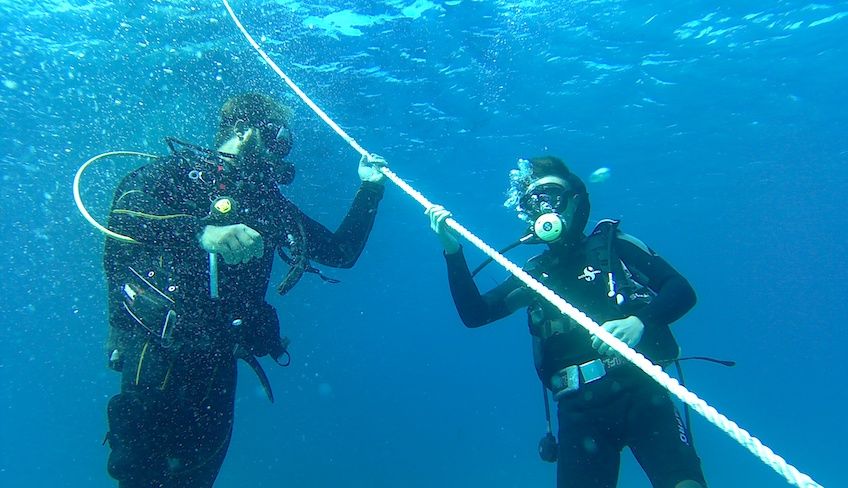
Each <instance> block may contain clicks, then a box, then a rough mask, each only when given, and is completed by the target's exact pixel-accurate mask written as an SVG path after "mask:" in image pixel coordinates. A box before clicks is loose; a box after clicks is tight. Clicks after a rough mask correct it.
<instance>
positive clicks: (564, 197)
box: [518, 176, 574, 243]
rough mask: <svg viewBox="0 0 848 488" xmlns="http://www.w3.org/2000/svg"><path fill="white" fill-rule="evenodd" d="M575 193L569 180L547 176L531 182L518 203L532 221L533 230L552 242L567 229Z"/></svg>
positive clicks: (541, 237)
mask: <svg viewBox="0 0 848 488" xmlns="http://www.w3.org/2000/svg"><path fill="white" fill-rule="evenodd" d="M573 196H574V194H573V193H572V192H571V190H570V189H569V186H568V182H566V181H565V180H564V179H562V178H559V177H557V176H546V177H543V178H540V179H539V180H538V181H536V182H535V183H533V184H531V185H530V187H529V188H528V189H527V191H526V192H525V194H524V196H522V197H521V199H520V200H519V203H518V209H519V211H521V212H523V213H525V214H526V215H527V216H528V217H529V219H530V221H531V222H532V232H533V234H535V235H536V237H538V238H539V239H540V240H541V241H542V242H545V243H552V242H556V241H557V240H559V238H560V237H561V236H562V235H563V234H564V233H565V232H566V231H567V223H568V220H567V218H564V217H563V216H564V215H567V209H568V206H569V202H570V200H571V199H572V198H573Z"/></svg>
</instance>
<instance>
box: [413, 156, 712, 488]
mask: <svg viewBox="0 0 848 488" xmlns="http://www.w3.org/2000/svg"><path fill="white" fill-rule="evenodd" d="M510 179H511V190H510V193H509V199H508V200H507V202H505V204H504V205H505V206H507V207H511V208H514V209H515V210H516V211H517V212H518V214H519V217H520V218H522V219H523V220H525V221H526V222H528V223H529V224H530V231H529V233H528V234H527V235H526V236H525V237H523V238H522V239H521V240H519V242H521V243H540V244H545V245H546V247H547V249H546V250H545V251H544V252H542V253H541V254H539V255H537V256H535V257H533V258H532V259H530V260H529V261H528V263H527V264H526V265H525V267H524V269H525V270H526V271H527V272H528V273H529V274H530V275H532V276H533V277H534V278H536V279H537V280H539V281H540V282H541V283H543V284H544V285H545V286H547V287H548V288H550V289H551V290H553V291H554V292H556V293H557V294H558V295H559V296H561V297H563V298H565V299H566V300H567V301H568V302H569V303H571V304H572V305H574V306H575V307H577V308H578V309H580V310H582V311H583V312H584V313H586V314H587V315H588V316H589V317H591V318H592V319H593V320H595V321H596V322H597V323H598V324H601V325H602V327H603V328H604V329H606V330H607V331H608V332H610V333H611V334H612V335H613V336H615V337H616V338H618V339H620V340H621V341H623V342H624V343H625V344H627V345H628V346H630V347H632V348H635V349H636V350H637V351H639V352H641V353H642V354H644V355H646V356H647V357H648V358H649V359H651V360H652V361H653V362H654V363H659V364H667V363H668V362H671V361H673V360H674V359H676V358H677V356H678V354H679V347H678V346H677V343H676V341H675V339H674V337H673V336H672V334H671V332H670V330H669V324H671V323H672V322H674V321H675V320H677V319H679V318H680V317H682V316H683V315H684V314H686V312H688V311H689V310H690V309H691V308H692V307H693V306H694V305H695V292H694V290H693V289H692V287H691V286H690V285H689V283H688V282H687V280H686V279H685V278H684V277H683V276H682V275H680V273H678V272H677V271H676V270H675V269H674V268H672V267H671V265H669V264H668V263H667V262H666V261H665V260H664V259H662V258H661V257H660V256H658V255H657V254H656V253H655V252H654V251H653V250H651V249H650V248H649V247H648V246H646V245H645V244H644V243H643V242H642V241H640V240H638V239H636V238H634V237H632V236H630V235H628V234H625V233H623V232H622V231H621V230H619V228H618V226H619V222H617V221H614V220H602V221H600V222H599V223H598V224H597V226H596V227H595V228H594V230H592V232H591V233H589V234H588V235H584V228H585V226H586V224H587V222H588V219H589V195H588V193H587V191H586V186H585V185H584V184H583V182H582V181H581V180H580V179H579V178H578V177H577V176H576V175H574V174H573V173H571V172H570V171H569V169H568V167H567V166H566V165H565V164H564V163H563V162H562V161H561V160H560V159H558V158H556V157H552V156H544V157H539V158H533V159H530V160H525V159H522V160H519V168H518V169H516V170H513V171H511V173H510ZM426 213H427V215H428V216H429V218H430V225H431V228H432V229H433V231H434V232H435V233H436V234H437V236H438V238H439V240H440V242H441V244H442V246H443V247H444V255H445V260H446V261H447V271H448V281H449V284H450V290H451V294H452V296H453V300H454V303H455V305H456V308H457V311H458V312H459V316H460V318H461V320H462V322H463V323H464V324H465V326H466V327H470V328H474V327H480V326H483V325H486V324H489V323H492V322H495V321H497V320H500V319H502V318H504V317H507V316H508V315H510V314H512V313H513V312H515V311H517V310H518V309H521V308H526V310H527V317H528V326H529V329H530V335H531V337H532V342H533V356H534V363H535V367H536V371H537V373H538V375H539V378H540V379H541V381H542V384H543V385H544V387H545V388H547V389H548V390H550V391H551V392H552V394H553V397H554V399H555V400H556V402H557V406H558V424H559V432H558V434H559V435H558V437H559V444H558V446H557V439H556V438H554V437H553V435H552V434H551V429H550V424H549V428H548V429H549V430H548V436H547V437H546V438H543V439H542V442H540V444H539V451H540V455H541V456H542V458H543V459H545V460H546V461H550V462H557V487H558V488H614V487H615V486H616V484H617V482H618V476H619V464H620V456H621V451H622V449H623V448H624V447H625V446H629V447H630V449H631V450H632V452H633V454H634V456H635V457H636V460H637V461H638V462H639V464H640V465H641V466H642V468H643V470H644V471H645V473H646V474H647V476H648V478H649V479H650V481H651V483H652V485H653V486H654V487H655V488H702V487H706V482H705V481H704V475H703V472H702V470H701V462H700V459H699V458H698V456H697V454H696V452H695V449H694V447H693V445H692V443H691V441H690V439H691V436H690V434H689V431H688V428H687V427H686V426H685V425H684V424H683V421H682V420H681V418H680V415H679V414H678V412H677V409H676V408H675V406H674V404H673V402H672V400H671V398H670V397H669V394H668V392H667V391H666V390H664V389H663V388H662V387H660V386H659V385H658V384H656V383H655V382H654V381H653V380H652V379H651V378H650V377H648V376H647V375H646V374H645V373H644V372H642V371H641V370H640V369H638V368H637V367H636V366H634V365H633V364H631V363H629V362H628V361H627V360H625V359H623V358H622V357H620V356H618V355H617V354H616V353H615V351H614V350H613V349H612V348H611V347H609V346H608V345H607V344H606V343H604V342H603V341H601V340H600V339H598V338H597V337H594V336H593V335H591V334H590V333H589V332H588V331H587V330H586V329H584V328H583V327H581V326H580V325H578V324H577V323H574V322H573V321H572V320H571V319H570V318H569V317H567V316H565V315H563V314H562V313H560V311H559V310H558V309H557V308H556V307H554V306H553V305H552V304H550V303H549V302H548V301H546V300H544V299H543V298H542V297H541V296H539V295H538V294H536V293H535V292H534V291H532V290H530V289H529V288H527V287H526V286H525V285H524V284H523V282H521V281H520V280H519V279H518V278H516V277H514V276H512V277H510V278H508V279H507V280H506V281H504V282H503V283H501V284H500V285H498V286H496V287H495V288H493V289H492V290H491V291H488V292H486V293H484V294H481V293H480V291H479V290H478V288H477V286H476V284H475V283H474V279H473V274H472V272H470V271H469V269H468V265H467V264H466V260H465V257H464V256H463V252H462V246H461V245H460V243H459V241H458V240H457V237H456V235H455V233H454V232H453V230H451V229H450V228H449V227H448V226H447V225H446V224H445V219H447V218H448V217H450V215H451V214H450V212H448V211H447V210H445V209H444V208H443V207H441V206H438V205H434V206H432V207H430V208H429V209H427V211H426ZM511 247H514V245H513V246H511ZM478 270H479V268H478ZM547 396H548V394H547V392H545V406H546V410H547Z"/></svg>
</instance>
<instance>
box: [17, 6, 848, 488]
mask: <svg viewBox="0 0 848 488" xmlns="http://www.w3.org/2000/svg"><path fill="white" fill-rule="evenodd" d="M233 8H234V9H235V10H236V12H237V13H238V15H239V16H240V18H241V20H242V21H243V22H244V23H245V25H246V27H247V28H248V30H250V31H251V33H252V34H253V35H254V37H256V38H257V40H259V41H260V42H261V43H262V45H263V46H264V47H265V49H266V50H268V52H269V54H270V55H271V56H272V57H273V58H274V59H275V60H276V62H277V63H278V64H279V65H280V66H281V67H282V68H283V69H284V70H286V71H287V73H288V74H289V75H290V76H291V77H292V78H293V79H294V81H295V82H296V83H298V84H300V86H301V87H302V88H303V89H304V90H305V91H306V92H307V93H308V94H309V95H310V96H311V97H312V98H313V99H314V100H315V101H316V102H317V103H318V104H319V105H320V106H321V107H322V108H323V109H324V110H326V111H327V112H328V114H329V115H330V116H331V117H333V118H334V119H335V120H336V121H337V122H338V123H339V124H340V125H342V126H343V127H344V128H345V129H346V130H347V131H348V133H349V134H350V135H351V136H353V137H354V138H355V139H356V140H357V141H358V142H359V143H361V144H362V145H363V146H364V147H366V148H367V149H368V150H370V151H373V152H376V153H379V154H382V155H384V156H385V157H386V158H387V159H388V160H389V161H390V164H391V166H392V169H394V170H395V171H396V172H397V173H398V174H399V175H400V176H401V177H403V178H405V179H407V180H408V181H409V182H410V183H411V184H412V185H413V186H414V187H416V188H418V189H419V190H421V191H422V192H423V193H424V194H425V195H426V196H427V197H428V198H430V199H431V200H433V201H434V202H438V203H441V204H443V205H445V206H446V207H447V208H449V209H450V210H452V211H453V212H454V214H455V216H456V218H457V220H459V221H460V222H461V223H463V224H464V225H466V226H467V227H468V228H469V229H471V230H472V231H474V232H476V233H477V234H478V235H480V236H481V237H482V238H483V239H484V240H486V241H487V242H489V243H490V244H492V245H494V246H495V247H500V246H502V245H505V244H507V243H509V242H512V241H513V240H515V239H516V238H517V237H519V236H520V235H522V232H523V231H524V226H523V224H522V223H521V221H519V220H518V219H517V218H516V217H515V215H514V214H513V213H511V212H510V211H509V210H507V209H505V208H503V206H502V203H503V201H504V199H505V190H506V189H507V186H508V179H507V176H508V172H509V170H510V169H512V168H514V167H515V162H516V160H517V159H518V158H520V157H530V156H534V155H543V154H553V155H557V156H560V157H562V158H563V159H564V160H565V161H566V162H567V163H568V164H569V166H570V167H571V168H572V169H573V170H574V171H575V172H576V173H577V174H578V175H580V176H581V177H583V178H584V180H588V177H589V175H590V174H591V173H592V172H593V171H595V170H596V169H598V168H601V167H608V168H610V173H609V175H610V178H609V179H607V180H606V181H603V182H600V183H591V184H589V191H590V194H591V198H592V205H593V213H592V220H591V221H590V225H592V223H593V222H595V221H597V220H598V219H600V218H604V217H611V218H619V219H622V228H623V229H624V230H625V231H627V232H629V233H632V234H634V235H636V236H637V237H640V238H641V239H643V240H644V241H645V242H647V243H648V244H649V245H650V246H652V247H653V248H654V249H656V250H657V251H658V252H659V253H660V254H661V255H663V256H664V257H665V258H667V259H668V260H669V261H670V262H671V263H672V264H673V265H674V266H675V267H676V268H677V269H678V270H680V271H681V272H682V273H683V274H684V275H685V276H686V277H687V278H688V279H689V280H690V281H691V283H692V284H693V286H694V287H695V289H696V291H697V293H698V297H699V303H698V305H697V306H696V308H695V309H694V310H693V311H692V312H690V313H689V314H688V315H687V316H686V317H684V318H683V319H682V320H680V321H679V322H678V323H676V324H675V326H674V329H673V330H675V332H676V335H677V338H678V340H679V342H680V343H681V345H682V347H683V353H684V355H709V356H714V357H718V358H722V359H731V360H735V361H737V362H738V365H737V366H736V367H734V368H724V367H721V366H717V365H712V364H709V363H703V362H687V363H685V366H684V367H685V370H686V380H687V385H688V387H689V388H690V389H692V390H693V391H694V392H696V393H697V394H698V395H700V396H701V397H702V398H704V399H705V400H706V401H707V402H708V403H710V404H712V405H714V406H715V407H716V408H717V409H718V410H719V411H720V412H722V413H724V414H725V415H727V416H728V417H730V418H731V419H733V420H735V421H736V422H738V423H739V424H740V425H741V426H742V427H743V428H746V429H748V430H749V431H750V432H751V433H752V434H753V435H755V436H757V437H759V438H760V439H761V440H762V441H763V442H764V443H765V444H766V445H768V446H769V447H771V448H772V449H774V450H775V451H776V452H777V453H778V454H780V455H782V456H784V457H785V458H786V459H787V460H788V461H789V462H790V463H792V464H794V465H795V466H797V467H798V468H799V469H800V470H801V471H802V472H805V473H807V474H809V475H811V476H812V477H813V478H814V479H815V480H816V481H818V482H819V483H821V484H822V485H824V486H827V487H840V486H848V475H846V473H845V467H844V465H843V464H842V462H843V461H842V459H841V458H842V456H843V452H842V446H843V443H844V440H845V439H846V437H848V427H846V423H845V422H844V409H845V404H846V400H848V392H846V388H845V385H846V376H847V375H848V367H846V360H845V354H844V346H845V344H846V343H848V340H847V339H848V331H847V330H848V329H846V319H848V305H846V301H845V294H846V276H848V265H846V262H845V261H846V258H847V257H848V256H846V244H845V242H846V230H845V222H846V218H845V215H844V214H845V209H846V205H845V193H846V190H848V177H846V176H847V175H848V168H846V160H848V137H846V130H848V111H847V110H846V107H847V106H848V88H846V87H848V2H846V1H835V2H819V3H810V2H806V1H793V0H783V1H775V0H771V1H745V2H710V1H705V0H697V1H696V0H690V1H634V0H620V1H619V0H595V1H591V0H586V1H560V0H553V1H530V0H528V1H513V2H508V1H502V0H497V1H472V0H453V1H429V0H415V1H414V2H413V0H404V1H401V0H386V1H370V0H368V1H366V0H356V1H339V0H330V1H323V2H321V3H317V2H301V1H288V0H278V1H250V2H248V1H244V0H234V1H233ZM0 81H1V82H2V86H0V141H2V147H0V180H1V181H2V184H1V185H0V202H2V208H0V249H2V252H0V271H2V273H0V276H2V287H0V312H2V322H0V323H2V325H0V334H2V336H0V409H2V410H0V486H4V487H19V486H86V487H107V486H114V485H113V483H112V482H111V480H110V479H109V478H108V476H107V474H106V470H105V461H106V456H107V454H108V449H107V448H106V447H104V446H102V445H101V444H102V441H103V438H104V434H105V431H106V418H105V408H106V403H107V401H108V399H109V397H110V396H111V395H113V394H115V393H116V392H117V391H118V387H119V377H118V375H117V374H115V373H113V372H111V371H110V370H109V369H108V368H107V367H106V362H107V356H106V353H105V351H104V348H103V343H104V339H105V337H106V330H107V322H106V304H105V287H104V276H103V271H102V268H101V252H102V247H103V239H104V238H103V236H102V235H101V234H100V233H98V232H97V231H96V230H94V229H93V228H91V227H90V226H89V225H88V224H87V223H86V222H85V221H84V220H83V219H82V218H81V216H80V215H79V213H78V211H77V209H76V207H75V205H74V202H73V198H72V193H71V182H72V179H73V176H74V172H75V171H76V169H77V168H78V167H79V166H80V164H81V163H82V162H83V161H85V160H86V159H88V158H90V157H92V156H94V155H96V154H98V153H101V152H104V151H108V150H118V149H125V150H140V151H149V152H154V153H158V154H163V153H165V152H166V151H167V148H166V146H165V144H164V143H163V138H164V137H165V136H169V135H172V136H176V137H179V138H181V139H184V140H188V141H192V142H195V143H198V144H201V145H210V144H211V140H212V136H213V131H214V127H215V124H216V123H217V110H218V108H219V107H220V105H221V103H222V102H223V100H224V99H225V98H227V97H228V96H231V95H233V94H235V93H240V92H244V91H250V90H259V91H263V92H266V93H269V94H272V95H274V96H275V97H278V98H280V99H282V100H284V101H285V102H286V103H288V104H290V105H291V106H292V107H293V109H294V111H295V124H294V128H295V149H294V151H293V153H292V155H291V156H290V159H291V160H292V161H294V162H295V163H296V164H297V166H298V177H297V179H296V181H295V183H294V184H293V185H291V186H289V187H285V188H284V189H283V191H284V193H285V194H286V195H287V196H289V197H290V198H291V199H292V200H294V201H295V202H296V203H297V204H298V205H299V206H300V207H301V208H302V209H303V210H304V211H305V212H306V213H308V214H309V215H310V216H312V217H313V218H316V219H317V220H319V221H321V222H322V223H324V224H325V225H327V226H328V227H330V228H335V226H336V225H337V224H338V223H339V222H340V220H341V218H342V216H343V215H344V213H345V212H346V210H347V208H348V205H349V203H350V201H351V199H352V198H353V194H354V191H355V189H356V187H357V185H358V179H357V177H356V163H357V161H358V159H359V156H358V154H356V153H355V152H354V151H353V150H352V149H350V148H349V147H348V146H347V145H346V144H345V143H344V141H342V140H341V139H340V138H339V137H337V136H336V135H335V134H334V133H333V132H331V131H330V129H328V128H327V127H326V126H325V125H324V124H323V123H322V122H321V121H320V120H318V118H317V117H316V116H315V115H314V114H313V113H312V112H311V111H309V110H308V108H307V107H306V106H305V105H304V104H303V103H301V102H300V101H299V100H298V99H296V98H295V97H294V95H293V94H292V93H291V92H290V91H289V90H288V88H286V87H285V85H283V83H282V81H281V80H279V78H277V76H276V75H275V74H274V73H273V72H272V71H271V70H270V69H269V68H268V67H267V66H266V65H265V64H264V63H263V62H262V61H261V59H260V58H259V57H258V56H257V54H256V53H255V52H254V51H253V50H252V49H251V48H250V46H249V45H248V44H247V42H246V41H245V40H244V38H243V37H242V36H241V35H240V34H239V32H238V31H237V30H236V28H235V26H234V25H233V23H232V21H231V20H230V19H229V17H228V16H227V14H226V11H225V9H224V8H223V6H222V4H221V3H219V2H217V1H213V0H209V1H201V2H195V1H164V0H162V1H141V0H137V1H115V2H111V1H100V0H98V1H94V2H84V1H69V0H61V1H59V0H41V1H37V2H36V1H16V2H11V1H6V0H4V1H2V2H0ZM139 163H140V161H137V160H128V159H124V160H109V161H104V162H100V163H97V164H95V165H94V166H92V167H91V168H90V169H89V170H88V171H87V173H86V174H85V177H84V178H83V183H82V186H83V197H84V199H85V201H86V204H87V205H88V207H89V209H90V210H91V211H92V212H93V214H94V215H95V217H97V218H99V219H100V220H101V221H103V220H104V217H105V215H106V211H107V209H108V204H109V200H110V198H111V195H112V191H113V189H114V187H115V185H116V184H117V182H118V181H119V179H120V178H121V175H123V174H124V173H126V172H128V171H129V170H130V169H131V168H132V167H134V166H135V165H137V164H139ZM387 184H388V185H389V188H387V192H386V198H385V199H384V201H383V204H382V206H381V209H380V213H379V216H378V220H377V224H376V227H375V230H374V232H373V234H372V236H371V239H370V241H369V243H368V246H367V247H366V251H365V253H364V254H363V256H362V258H361V259H360V261H359V262H358V263H357V266H356V267H355V268H354V269H352V270H332V269H330V270H325V271H326V273H327V274H328V275H330V276H333V277H336V278H340V279H341V280H342V283H340V284H336V285H329V284H325V283H323V282H322V281H321V280H319V279H317V278H315V277H314V276H311V275H309V276H307V277H306V278H304V279H303V280H302V281H301V283H300V284H299V285H298V286H297V287H296V288H295V289H294V290H293V291H292V292H291V293H290V294H288V295H286V296H284V297H278V296H276V294H275V293H274V290H273V288H272V290H271V292H270V293H269V300H270V301H271V303H272V304H273V305H275V306H276V307H277V308H278V310H279V312H280V317H281V321H282V327H283V333H284V334H285V335H288V336H289V337H290V338H291V339H292V345H291V353H292V356H293V362H292V365H291V366H290V367H288V368H278V367H276V366H274V365H273V364H272V363H271V362H270V361H268V360H267V359H265V360H263V362H264V364H265V366H266V368H267V369H268V372H269V375H270V377H271V381H272V383H273V385H274V387H275V393H276V396H277V402H276V403H275V404H269V402H268V401H267V400H266V399H265V398H264V395H263V393H262V391H261V388H260V386H259V384H258V382H257V380H256V378H255V376H254V375H253V374H252V373H251V372H250V371H249V369H244V368H243V367H242V368H243V369H242V371H241V374H240V385H239V390H238V395H237V407H236V426H235V433H234V438H233V442H232V444H231V447H230V451H229V456H228V458H227V460H226V461H225V463H224V466H223V469H222V471H221V474H220V476H219V478H218V483H217V484H216V486H220V487H237V486H238V487H248V486H250V487H278V486H282V487H322V486H348V487H396V486H404V487H477V486H487V487H493V488H501V487H529V486H538V487H553V486H554V483H555V468H554V466H553V465H550V464H546V463H543V462H542V461H540V459H539V457H538V455H537V453H536V443H537V441H538V439H539V437H540V436H541V435H542V434H543V433H544V411H543V407H542V402H541V394H540V387H539V382H538V380H537V378H536V376H535V372H534V370H533V367H532V359H531V354H530V340H529V335H528V333H527V329H526V324H525V320H526V319H525V317H524V314H523V313H516V314H514V315H513V316H512V317H510V318H508V319H505V320H503V321H501V322H499V323H497V324H493V325H491V326H489V327H486V328H484V329H478V330H467V329H465V328H464V327H463V326H462V324H461V323H460V321H459V319H458V317H457V315H456V312H455V310H454V306H453V303H452V301H451V298H450V295H449V292H448V289H447V281H446V276H445V269H444V268H445V266H444V262H443V259H442V257H441V251H440V247H439V245H438V243H437V241H436V239H435V237H434V236H433V235H432V233H431V231H430V230H429V227H428V223H427V220H426V218H425V217H424V215H423V209H422V208H421V207H420V206H419V205H418V204H416V203H415V202H414V201H413V200H412V199H410V198H408V197H407V196H406V195H405V194H403V193H402V192H401V191H399V190H398V189H397V188H394V187H392V186H391V184H390V183H387ZM840 222H842V223H841V224H840ZM538 251H540V249H539V248H525V249H517V250H516V251H514V252H512V253H510V255H509V256H510V257H511V258H512V259H513V260H515V261H517V262H519V263H521V262H523V261H524V260H525V259H526V258H527V257H529V256H531V255H532V254H534V253H536V252H538ZM466 254H467V256H468V257H469V261H470V263H471V264H472V265H474V264H476V262H478V261H479V260H480V259H482V254H481V253H479V252H477V251H476V250H474V249H472V248H471V246H470V245H466ZM284 271H285V266H284V265H283V264H282V263H277V266H276V267H275V272H274V277H272V280H274V282H276V280H277V279H279V277H280V276H281V275H282V274H283V272H284ZM504 276H505V272H504V271H502V270H500V269H499V267H498V266H490V267H489V268H488V269H487V271H486V272H484V273H483V274H481V276H480V277H479V278H478V283H479V284H480V287H481V288H483V289H488V288H489V287H490V286H493V285H494V284H495V283H497V282H499V280H501V279H503V278H504ZM693 424H694V438H695V442H696V447H697V449H698V452H699V454H700V456H701V458H702V461H703V466H704V470H705V473H706V476H707V480H708V482H710V485H711V486H713V487H743V486H756V487H766V486H768V487H771V486H774V487H780V486H788V484H787V483H786V482H785V481H783V479H782V478H781V477H780V476H779V475H777V474H776V473H775V472H773V471H772V470H771V469H770V468H768V467H766V466H764V465H763V464H762V463H761V462H760V461H759V460H758V459H756V458H754V457H753V456H752V455H750V454H749V453H748V452H747V451H746V450H744V449H743V448H742V447H740V446H738V445H737V444H736V443H735V442H734V441H732V440H731V439H730V438H729V437H727V436H726V435H725V434H724V433H722V432H721V431H719V430H718V429H717V428H716V427H714V426H712V425H711V424H708V423H707V422H706V421H704V420H703V419H702V418H700V417H699V416H698V415H697V414H694V413H693ZM624 458H625V461H624V464H623V466H622V474H621V481H620V486H622V487H628V488H644V487H648V486H649V483H648V481H647V480H646V478H645V476H644V475H643V474H642V472H641V470H640V469H639V467H638V465H636V463H635V461H633V459H632V456H630V455H629V453H627V454H625V456H624Z"/></svg>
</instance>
